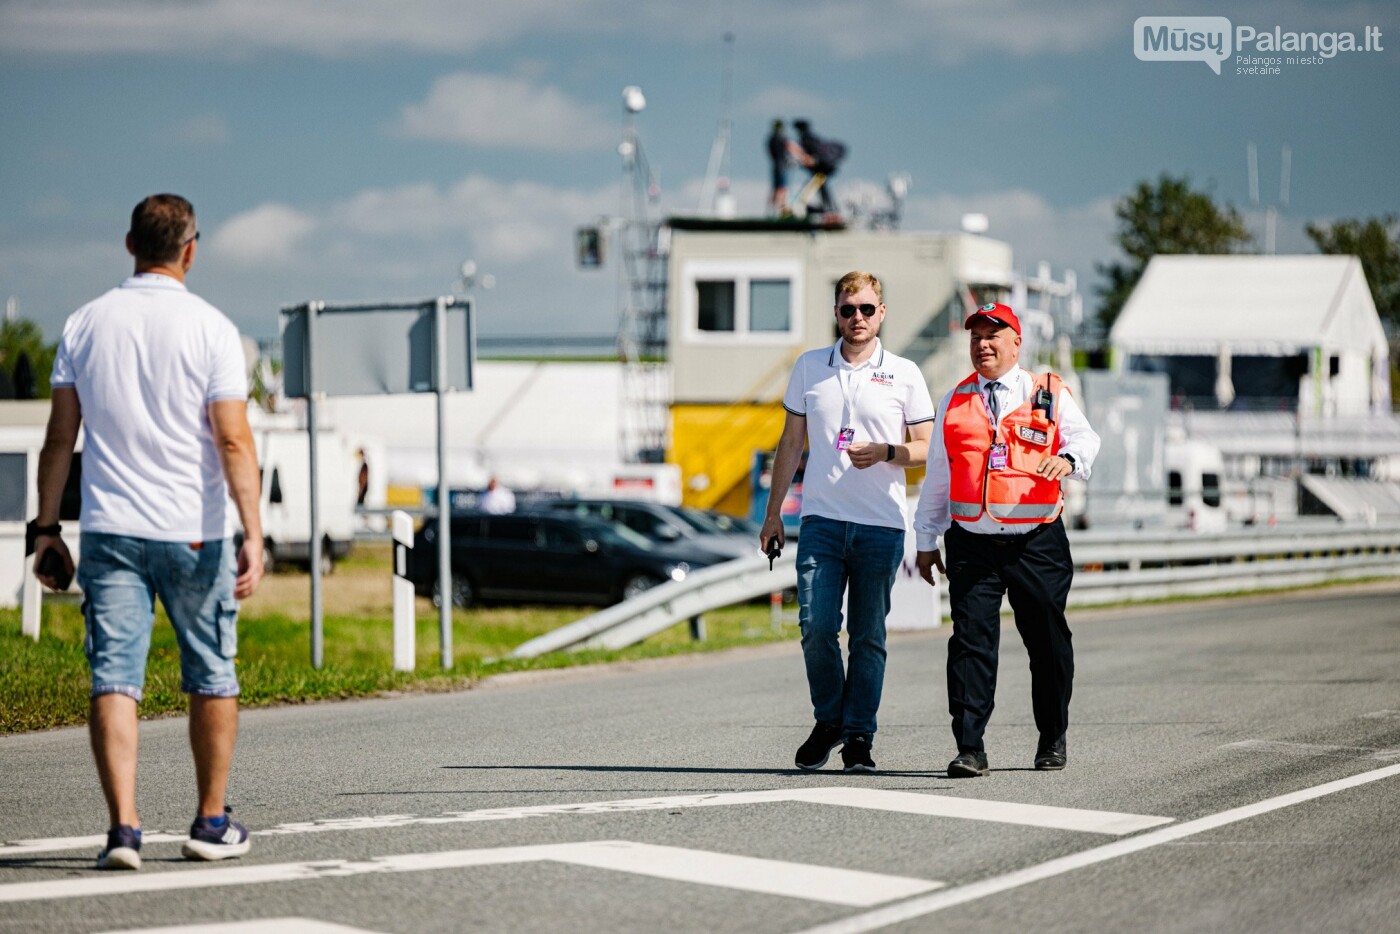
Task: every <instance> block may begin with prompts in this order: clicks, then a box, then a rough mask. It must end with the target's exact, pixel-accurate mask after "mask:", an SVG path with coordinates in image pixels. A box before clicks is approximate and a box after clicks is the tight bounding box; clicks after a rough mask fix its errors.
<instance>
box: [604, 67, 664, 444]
mask: <svg viewBox="0 0 1400 934" xmlns="http://www.w3.org/2000/svg"><path fill="white" fill-rule="evenodd" d="M622 106H623V110H624V112H625V114H626V118H625V122H624V125H623V131H622V143H621V144H620V145H619V146H618V147H617V151H618V154H619V155H621V156H622V176H623V179H622V219H621V223H620V228H621V231H620V232H621V237H620V239H621V241H622V242H621V244H620V250H619V253H620V254H621V260H622V261H621V262H620V263H619V264H618V272H617V276H618V282H617V295H618V304H619V309H618V329H617V355H618V359H619V360H620V361H621V363H622V410H621V412H620V413H619V414H620V416H621V417H620V418H619V419H618V455H619V456H620V457H621V459H622V461H623V463H628V464H636V463H661V462H662V460H664V459H665V454H666V432H667V427H668V424H669V422H670V395H671V393H670V372H669V369H668V367H667V366H666V363H665V357H666V259H667V252H668V250H667V247H668V243H667V241H666V237H665V233H666V230H667V229H666V228H665V227H664V226H663V225H662V223H661V221H660V220H659V219H655V218H653V216H652V213H653V209H654V208H655V207H656V205H657V202H658V200H659V199H660V197H661V186H660V185H659V184H657V181H656V176H655V175H654V174H653V173H652V170H651V166H650V164H649V163H648V162H647V158H646V153H645V152H644V151H643V150H642V141H641V137H640V136H639V135H638V133H637V114H639V113H641V112H642V110H643V109H644V108H645V107H646V97H645V96H644V95H643V94H642V89H641V88H639V87H637V86H635V85H632V86H630V87H627V88H624V89H623V91H622Z"/></svg>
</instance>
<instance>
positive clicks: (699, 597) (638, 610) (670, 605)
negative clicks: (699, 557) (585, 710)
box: [510, 548, 797, 658]
mask: <svg viewBox="0 0 1400 934" xmlns="http://www.w3.org/2000/svg"><path fill="white" fill-rule="evenodd" d="M796 586H797V549H796V548H792V549H789V550H788V553H787V554H784V555H783V556H782V557H780V558H778V559H777V560H776V561H775V562H774V563H773V570H771V571H770V570H768V559H767V558H764V557H757V556H756V557H753V558H736V559H734V560H733V561H726V562H725V563H723V564H716V565H714V566H713V567H708V568H702V569H701V570H699V571H696V572H695V573H693V574H689V575H687V576H686V578H685V580H683V581H671V582H668V583H665V584H661V585H659V586H657V587H653V588H652V589H650V590H648V591H646V592H645V593H642V594H641V595H640V596H636V597H633V598H632V599H631V600H626V601H623V602H622V603H618V604H616V605H614V606H610V607H608V608H607V609H606V610H603V611H601V612H599V613H594V614H593V615H592V616H588V617H585V618H584V619H581V620H578V621H577V622H573V623H569V624H568V625H567V626H561V627H560V628H558V629H555V630H554V631H552V632H547V633H545V634H544V635H542V636H537V637H536V638H534V639H531V640H530V641H529V642H526V643H525V644H524V645H521V646H518V647H517V648H516V649H515V651H513V652H511V653H510V657H511V658H534V657H535V656H537V655H543V654H544V653H546V652H558V651H561V650H563V649H570V650H574V649H621V648H626V647H627V646H629V645H632V644H634V643H637V642H641V641H642V640H643V639H645V638H647V637H648V636H654V635H656V634H657V633H658V632H661V631H662V630H665V629H669V628H670V627H672V626H674V625H675V624H676V623H679V622H681V621H682V620H687V619H693V618H695V617H697V616H699V615H701V614H702V613H705V612H708V611H710V610H716V609H719V608H720V607H724V606H730V605H731V604H735V603H741V602H743V601H744V600H752V599H753V598H755V597H761V596H764V595H765V594H771V593H777V592H779V591H782V590H787V589H789V588H791V587H796Z"/></svg>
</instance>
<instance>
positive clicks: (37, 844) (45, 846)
mask: <svg viewBox="0 0 1400 934" xmlns="http://www.w3.org/2000/svg"><path fill="white" fill-rule="evenodd" d="M189 838H190V835H189V834H187V833H165V832H162V831H155V832H153V833H148V832H145V831H142V833H141V844H142V846H144V845H146V844H147V843H183V842H185V841H186V840H188V839H189ZM106 845H107V835H106V834H105V833H104V834H94V835H92V836H88V837H49V838H47V839H44V840H15V841H13V842H11V843H0V856H27V855H28V854H30V853H57V852H59V851H61V850H89V849H93V848H94V847H96V848H97V849H101V848H102V847H104V846H106ZM92 855H93V857H94V858H96V857H97V854H96V853H93V854H92Z"/></svg>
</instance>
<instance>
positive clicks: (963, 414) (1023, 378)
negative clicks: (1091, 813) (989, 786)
mask: <svg viewBox="0 0 1400 934" xmlns="http://www.w3.org/2000/svg"><path fill="white" fill-rule="evenodd" d="M964 327H965V328H966V329H967V330H969V331H971V332H972V334H971V348H970V349H971V354H972V365H973V368H974V370H975V372H973V373H972V374H971V375H969V376H968V377H967V378H966V379H964V380H963V381H962V382H961V383H959V384H958V385H957V386H956V387H955V388H954V389H953V390H952V391H951V392H949V393H948V394H947V395H946V396H944V397H943V400H942V402H940V403H939V405H938V409H937V416H936V421H935V423H934V429H933V439H932V440H931V442H930V443H929V451H928V474H927V476H926V478H925V480H924V488H923V491H922V493H921V495H920V497H919V506H918V510H917V512H916V513H915V518H914V531H915V534H916V535H917V539H918V557H917V564H918V568H919V573H920V575H922V577H923V578H924V580H926V581H928V582H929V583H930V584H934V583H935V579H934V577H933V569H934V568H935V567H936V568H937V569H938V571H939V573H941V574H944V575H945V576H946V577H947V578H948V598H949V604H950V607H951V613H952V618H953V635H952V638H951V639H950V640H949V642H948V711H949V713H950V714H951V715H952V718H953V739H954V740H955V741H956V742H957V746H958V755H957V758H955V759H953V761H952V762H950V763H949V764H948V775H949V777H961V778H969V777H974V776H980V775H986V774H987V773H988V772H989V771H990V769H989V767H988V765H987V753H986V748H985V746H984V744H983V734H984V732H985V731H986V728H987V723H988V721H989V720H990V719H991V715H992V706H993V699H994V696H995V694H996V675H997V647H998V641H999V635H1000V628H1001V603H1002V598H1003V597H1004V596H1009V597H1010V600H1011V606H1012V609H1013V610H1014V611H1015V614H1016V628H1017V630H1018V631H1019V632H1020V634H1021V641H1022V642H1024V643H1025V645H1026V651H1027V652H1028V653H1029V655H1030V663H1031V706H1032V709H1033V710H1034V713H1035V725H1036V729H1037V732H1038V734H1039V738H1038V741H1037V744H1036V752H1035V759H1034V761H1035V767H1036V768H1037V769H1039V770H1042V771H1048V770H1055V769H1062V768H1064V767H1065V762H1066V747H1065V733H1066V730H1067V728H1068V726H1069V698H1070V688H1071V685H1072V683H1073V680H1074V651H1073V648H1072V646H1071V644H1070V631H1069V625H1068V623H1067V621H1066V619H1065V601H1066V598H1067V597H1068V595H1069V587H1070V582H1071V580H1072V579H1073V576H1074V564H1073V561H1072V559H1071V557H1070V551H1069V540H1068V538H1067V536H1066V535H1065V526H1064V522H1063V521H1062V520H1061V519H1060V513H1061V511H1062V510H1063V508H1064V496H1063V494H1062V493H1061V490H1060V481H1061V480H1063V479H1064V478H1065V477H1073V478H1075V479H1078V480H1087V479H1088V478H1089V472H1090V469H1091V467H1092V465H1093V461H1094V456H1095V455H1096V454H1097V453H1098V450H1099V436H1098V435H1097V434H1095V433H1094V430H1093V429H1092V428H1091V427H1090V426H1089V422H1088V420H1087V419H1086V418H1085V417H1084V413H1083V411H1082V410H1081V409H1080V408H1079V406H1078V404H1077V403H1076V402H1075V400H1074V397H1073V396H1072V395H1071V394H1070V393H1069V391H1068V390H1066V389H1065V386H1064V384H1063V383H1062V382H1061V380H1060V378H1059V377H1058V376H1056V375H1055V374H1054V373H1044V374H1039V375H1037V374H1033V373H1031V372H1030V371H1028V370H1026V369H1024V368H1022V367H1021V366H1020V365H1019V360H1020V354H1021V322H1020V319H1019V318H1017V317H1016V313H1015V312H1014V311H1012V309H1011V308H1010V307H1009V306H1007V305H1003V304H1001V303H999V302H992V303H988V304H986V305H983V306H981V307H980V308H978V309H977V311H975V312H974V313H973V314H972V315H970V316H969V317H968V319H967V321H966V322H965V325H964ZM945 533H946V535H945ZM939 536H944V537H945V541H944V544H945V546H946V548H947V552H948V558H947V563H946V567H945V563H944V559H943V557H942V552H941V550H940V549H939V546H938V538H939Z"/></svg>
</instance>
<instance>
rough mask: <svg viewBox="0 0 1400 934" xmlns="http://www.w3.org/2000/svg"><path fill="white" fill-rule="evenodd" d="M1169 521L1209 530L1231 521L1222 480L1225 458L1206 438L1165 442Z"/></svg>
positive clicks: (1224, 525) (1199, 530)
mask: <svg viewBox="0 0 1400 934" xmlns="http://www.w3.org/2000/svg"><path fill="white" fill-rule="evenodd" d="M1165 460H1166V468H1167V522H1168V524H1169V525H1170V526H1172V527H1174V528H1184V529H1190V530H1191V531H1193V532H1205V533H1209V534H1214V533H1219V532H1224V531H1225V529H1226V527H1227V525H1228V524H1229V521H1228V516H1227V514H1226V510H1225V501H1224V493H1223V491H1222V481H1223V479H1224V476H1225V458H1224V457H1223V456H1222V455H1221V453H1220V449H1219V448H1217V447H1216V446H1215V445H1213V444H1210V443H1208V442H1205V441H1194V440H1188V439H1184V438H1170V437H1169V438H1168V439H1167V444H1166V458H1165Z"/></svg>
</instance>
